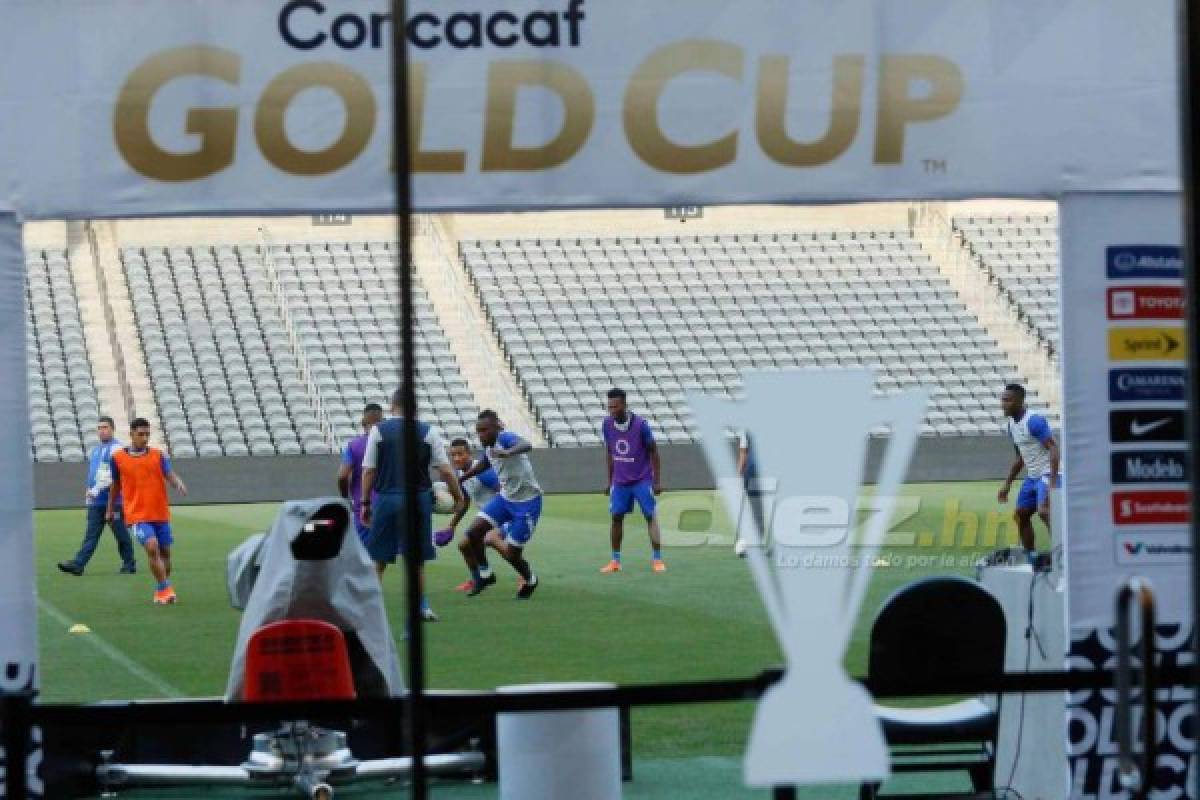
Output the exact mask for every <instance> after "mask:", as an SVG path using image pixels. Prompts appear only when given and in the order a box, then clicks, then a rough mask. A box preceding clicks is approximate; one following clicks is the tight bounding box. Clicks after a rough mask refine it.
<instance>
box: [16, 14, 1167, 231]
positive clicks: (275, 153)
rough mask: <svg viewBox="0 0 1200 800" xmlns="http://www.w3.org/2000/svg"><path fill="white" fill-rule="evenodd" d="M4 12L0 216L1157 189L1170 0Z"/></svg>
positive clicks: (1163, 184)
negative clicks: (409, 186)
mask: <svg viewBox="0 0 1200 800" xmlns="http://www.w3.org/2000/svg"><path fill="white" fill-rule="evenodd" d="M388 8H389V4H388V3H387V2H386V1H385V0H371V1H370V2H368V1H367V0H361V1H360V0H261V1H259V2H252V3H251V2H245V0H108V1H107V2H95V1H93V0H87V1H85V0H62V2H55V3H47V2H44V0H8V1H7V2H5V3H4V18H5V22H4V25H3V26H2V27H0V52H3V53H4V56H5V64H6V65H7V68H6V70H5V73H6V74H5V77H4V81H5V90H4V92H3V93H0V208H15V209H18V210H19V211H21V212H22V213H23V214H24V215H25V216H27V217H62V216H92V217H96V216H120V215H139V214H185V213H199V212H209V213H212V212H224V213H255V212H270V211H275V212H279V211H285V210H286V211H307V210H328V209H330V208H336V209H339V210H345V211H371V210H387V209H389V208H390V207H391V206H392V205H393V185H392V178H391V168H392V167H393V165H394V162H395V159H394V157H393V148H392V143H391V142H392V137H391V134H390V130H391V129H390V125H391V121H390V120H391V111H390V109H391V100H390V73H389V45H390V40H391V37H392V36H393V34H394V32H395V30H396V26H399V25H402V26H403V31H402V32H403V35H404V36H405V37H406V38H407V41H408V43H409V45H410V56H411V63H412V69H411V73H410V81H409V83H410V87H411V105H410V111H411V113H410V117H411V125H410V128H411V138H412V142H413V145H412V150H411V155H412V164H413V169H414V174H415V199H416V204H417V206H418V207H419V208H421V209H426V210H432V209H491V208H507V209H514V208H546V207H583V206H611V207H616V206H635V205H641V206H652V205H663V204H668V205H669V204H680V203H684V204H703V203H735V202H736V203H745V202H830V201H848V200H878V199H889V198H896V199H913V198H952V197H962V196H974V195H980V194H988V195H1025V196H1054V195H1057V194H1059V193H1061V192H1062V191H1065V190H1070V189H1106V190H1163V189H1167V190H1170V189H1174V188H1176V187H1177V173H1178V163H1177V150H1178V147H1177V135H1176V129H1177V125H1176V120H1177V109H1176V94H1175V66H1174V52H1175V51H1174V40H1173V28H1172V14H1173V6H1172V4H1171V3H1168V2H1165V0H1152V1H1151V2H1149V3H1147V2H1145V0H1113V2H1107V3H1095V2H1093V0H1074V1H1070V0H1069V1H1067V2H1056V3H1046V2H1043V0H1011V1H1010V2H1003V3H1000V2H986V1H985V0H907V2H903V3H897V2H886V1H885V0H844V1H843V2H838V3H829V2H816V0H757V1H756V2H753V3H729V2H726V0H656V1H655V2H651V3H647V2H643V1H642V0H543V2H527V1H526V0H506V1H505V2H493V1H492V0H488V2H483V1H482V0H453V2H432V0H425V1H424V2H413V3H410V4H409V11H408V19H407V20H395V19H392V18H391V16H390V14H389V13H388Z"/></svg>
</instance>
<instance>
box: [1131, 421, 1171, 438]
mask: <svg viewBox="0 0 1200 800" xmlns="http://www.w3.org/2000/svg"><path fill="white" fill-rule="evenodd" d="M1170 421H1171V420H1170V419H1156V420H1154V422H1147V423H1146V424H1144V425H1143V424H1142V423H1140V422H1138V421H1137V420H1136V419H1135V420H1133V421H1132V422H1130V423H1129V432H1130V433H1131V434H1133V435H1134V436H1142V435H1144V434H1147V433H1149V432H1150V431H1153V430H1158V429H1159V428H1161V427H1162V426H1163V425H1166V424H1167V423H1168V422H1170Z"/></svg>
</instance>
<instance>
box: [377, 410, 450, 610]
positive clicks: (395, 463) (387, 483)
mask: <svg viewBox="0 0 1200 800" xmlns="http://www.w3.org/2000/svg"><path fill="white" fill-rule="evenodd" d="M403 405H404V394H403V390H402V389H397V390H396V391H395V393H394V394H393V395H392V408H391V416H389V417H388V418H387V419H385V420H384V421H383V422H380V423H379V424H378V425H376V426H375V427H373V428H371V432H370V433H369V434H368V435H367V446H366V452H365V453H363V461H362V466H363V474H362V488H361V495H360V500H359V503H360V511H359V516H360V518H361V520H362V523H363V524H364V525H366V526H368V527H369V528H370V533H369V534H368V536H367V553H368V554H370V556H371V560H372V561H374V562H375V570H376V571H377V572H378V573H379V577H380V579H381V580H382V578H383V572H384V570H386V569H387V566H388V564H394V563H395V562H396V556H398V555H403V556H404V557H405V558H416V559H420V563H421V564H422V566H423V565H424V562H426V561H432V560H433V559H435V558H437V552H436V551H435V550H434V549H433V482H432V481H431V480H430V476H429V473H430V469H431V468H432V469H436V470H437V472H438V475H439V476H440V477H441V479H442V480H443V481H445V482H446V488H447V489H449V490H450V495H451V496H452V497H453V498H454V510H455V511H456V512H457V511H459V510H460V509H462V508H463V505H464V503H463V496H462V490H461V489H460V488H459V486H458V478H457V477H456V476H455V474H454V471H453V470H451V469H450V461H449V459H447V458H446V445H445V443H444V442H443V441H442V438H441V436H439V435H438V433H437V431H435V430H434V429H433V427H432V426H430V424H429V423H427V422H421V421H420V420H413V421H412V423H411V424H413V425H416V427H417V441H418V447H419V448H420V449H419V451H418V452H417V473H416V474H415V475H406V468H405V453H404V446H403V443H404V432H405V427H406V426H407V425H408V424H410V423H409V421H408V420H406V419H405V418H404V417H402V416H401V411H402V408H403ZM413 484H415V485H416V489H417V503H418V507H417V515H418V517H419V524H420V539H421V552H420V553H409V552H408V530H407V522H408V515H407V508H406V505H405V502H406V497H407V493H406V490H407V488H408V487H409V486H411V485H413ZM372 492H375V493H376V494H374V495H373V494H372ZM373 497H378V498H379V499H378V504H379V505H378V507H377V508H372V504H373V502H374V501H373V500H372V498H373ZM421 617H422V618H423V619H424V620H426V621H427V622H437V620H438V616H437V614H435V613H434V611H433V609H432V608H430V606H429V598H428V597H426V596H425V587H424V574H423V571H422V576H421Z"/></svg>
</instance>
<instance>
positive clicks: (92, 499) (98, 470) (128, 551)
mask: <svg viewBox="0 0 1200 800" xmlns="http://www.w3.org/2000/svg"><path fill="white" fill-rule="evenodd" d="M96 435H97V436H99V437H100V444H98V445H96V446H95V447H93V448H92V451H91V452H90V453H89V454H88V476H87V494H86V495H85V503H86V507H87V530H86V531H85V533H84V534H83V544H82V545H81V546H80V548H79V552H78V553H76V554H75V557H74V558H73V559H71V560H70V561H60V562H59V563H58V568H59V569H60V570H62V571H63V572H66V573H69V574H71V575H82V574H83V570H84V568H85V567H86V566H87V564H88V562H89V561H91V559H92V553H94V552H96V545H97V544H99V543H100V534H101V533H103V532H104V511H105V509H106V508H107V507H108V492H109V487H110V486H112V454H113V452H115V451H116V450H118V449H120V447H121V443H120V442H119V441H118V440H117V439H116V438H115V437H114V436H113V420H112V417H101V418H100V421H99V423H98V424H97V425H96ZM113 507H114V508H115V509H116V514H115V515H114V516H113V519H112V522H110V523H109V527H110V528H112V532H113V536H114V537H116V540H117V552H118V553H119V554H120V556H121V572H122V573H124V574H126V575H132V574H133V573H135V572H137V562H136V561H134V559H133V542H132V541H130V539H129V531H128V530H126V529H125V520H124V518H123V517H122V515H121V498H120V497H117V498H114V499H113Z"/></svg>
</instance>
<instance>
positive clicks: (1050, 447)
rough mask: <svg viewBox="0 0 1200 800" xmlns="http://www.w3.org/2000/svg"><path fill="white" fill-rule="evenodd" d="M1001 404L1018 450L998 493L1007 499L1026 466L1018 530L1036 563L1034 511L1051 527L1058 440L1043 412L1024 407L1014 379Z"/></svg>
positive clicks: (1017, 515)
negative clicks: (1051, 500)
mask: <svg viewBox="0 0 1200 800" xmlns="http://www.w3.org/2000/svg"><path fill="white" fill-rule="evenodd" d="M1000 407H1001V408H1002V409H1003V410H1004V421H1005V427H1006V428H1007V429H1008V438H1009V439H1011V440H1012V443H1013V448H1014V449H1015V450H1016V451H1017V459H1016V461H1014V462H1013V465H1012V467H1011V468H1010V469H1009V471H1008V478H1007V479H1006V480H1005V481H1004V486H1002V487H1001V488H1000V491H999V492H998V493H997V495H996V499H997V500H999V501H1000V502H1001V503H1007V502H1008V493H1009V490H1010V489H1012V485H1013V482H1014V481H1015V480H1016V479H1017V476H1018V475H1020V474H1021V470H1022V469H1024V470H1025V480H1024V482H1023V483H1022V484H1021V490H1020V491H1019V492H1018V493H1017V508H1016V512H1015V514H1014V517H1015V518H1016V520H1017V532H1018V533H1019V534H1020V536H1021V546H1022V547H1024V548H1025V554H1026V556H1027V557H1028V558H1029V561H1030V563H1033V562H1034V561H1035V560H1036V558H1037V548H1036V547H1035V545H1034V535H1033V514H1034V512H1035V511H1036V512H1037V514H1038V516H1039V517H1041V518H1042V522H1043V523H1045V525H1046V531H1047V532H1049V530H1050V490H1051V489H1055V488H1058V482H1059V474H1058V465H1059V451H1058V442H1056V441H1055V440H1054V435H1053V433H1052V432H1051V430H1050V425H1049V423H1047V422H1046V418H1045V417H1043V416H1042V415H1041V414H1034V413H1032V412H1030V411H1029V409H1027V408H1026V407H1025V388H1024V387H1023V386H1021V385H1019V384H1016V383H1011V384H1009V385H1008V386H1006V387H1004V393H1003V394H1001V395H1000Z"/></svg>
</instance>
